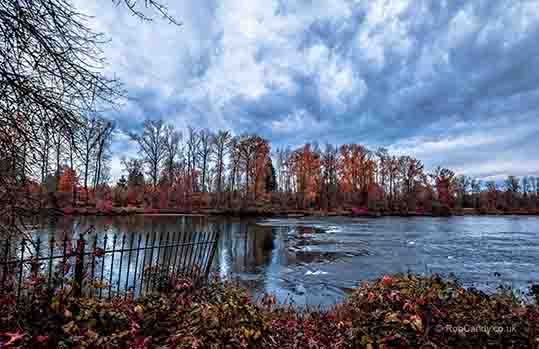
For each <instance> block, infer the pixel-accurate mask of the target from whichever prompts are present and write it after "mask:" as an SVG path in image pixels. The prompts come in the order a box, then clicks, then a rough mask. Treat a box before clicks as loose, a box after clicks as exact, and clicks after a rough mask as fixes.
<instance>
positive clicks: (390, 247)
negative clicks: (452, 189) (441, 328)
mask: <svg viewBox="0 0 539 349" xmlns="http://www.w3.org/2000/svg"><path fill="white" fill-rule="evenodd" d="M90 227H93V228H94V229H95V230H96V231H97V232H99V233H100V234H104V233H106V234H114V233H124V232H128V233H130V234H131V233H133V234H140V233H142V234H146V233H147V232H152V231H153V232H157V233H164V232H179V231H182V230H183V231H187V232H198V231H214V230H218V231H220V233H221V239H220V241H219V248H218V252H217V255H216V258H215V260H214V264H213V270H214V272H215V273H218V274H219V275H220V276H221V277H223V278H233V279H239V280H240V281H241V282H242V283H244V284H245V285H247V287H249V289H250V290H251V291H252V292H253V294H254V295H259V294H261V293H263V292H271V293H273V294H275V295H276V296H277V298H278V300H280V301H281V302H293V303H295V304H297V305H321V306H328V305H331V304H333V303H337V302H340V301H342V299H343V298H344V297H346V294H347V292H348V291H349V290H350V289H351V288H353V287H355V286H357V285H358V282H359V281H360V280H365V279H374V278H377V277H380V276H383V275H385V274H391V273H397V272H403V273H405V272H407V271H412V272H416V273H433V272H437V273H440V274H442V275H447V274H448V273H450V272H453V273H454V274H455V275H456V276H457V277H458V278H459V279H460V280H461V281H462V282H463V283H464V285H466V286H469V287H477V288H481V289H484V290H487V291H493V290H494V289H495V288H496V286H498V285H500V284H503V285H506V286H512V287H514V288H518V289H520V290H525V289H527V288H528V286H529V285H530V284H532V283H539V270H538V268H537V267H538V264H539V259H538V257H539V217H523V216H522V217H521V216H518V217H517V216H515V217H513V216H497V217H494V216H493V217H490V216H480V217H450V218H434V217H416V218H400V217H383V218H350V217H331V218H313V217H306V218H284V219H264V218H260V219H237V218H224V217H204V216H142V215H137V216H128V217H75V218H62V219H61V220H58V221H55V222H50V223H48V224H46V225H45V227H44V228H38V231H37V233H39V234H40V235H49V236H51V235H54V236H56V238H61V236H62V235H63V234H64V232H68V233H72V234H73V233H74V234H77V233H79V232H81V231H86V230H87V229H89V228H90Z"/></svg>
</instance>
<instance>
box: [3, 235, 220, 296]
mask: <svg viewBox="0 0 539 349" xmlns="http://www.w3.org/2000/svg"><path fill="white" fill-rule="evenodd" d="M218 240H219V233H218V232H193V233H191V232H181V233H170V232H167V233H160V234H159V236H158V234H157V233H156V232H153V233H147V234H146V235H145V237H143V235H142V234H138V235H137V234H135V233H126V234H123V235H121V236H119V235H117V234H115V235H113V236H112V237H110V236H109V235H106V234H105V235H103V236H101V237H100V236H99V235H98V234H95V235H94V236H90V237H86V238H85V237H84V236H83V235H81V236H80V237H79V238H78V239H71V238H67V237H64V238H63V239H61V240H55V239H54V238H51V239H50V240H48V241H47V243H46V246H42V245H43V241H42V240H41V238H40V237H37V238H36V239H32V240H29V239H22V240H18V241H17V240H5V241H2V242H0V256H1V257H0V290H2V292H9V291H11V292H13V293H14V294H15V297H16V300H17V302H19V301H20V300H21V299H24V297H25V296H28V295H29V294H28V293H29V291H28V290H29V289H31V287H28V286H33V285H35V284H36V283H40V284H41V285H42V286H43V285H45V286H46V287H47V288H48V289H50V290H58V289H62V290H63V289H65V288H66V287H69V289H70V290H71V292H72V293H73V295H75V296H81V295H86V296H96V297H99V298H102V297H103V296H105V297H109V298H111V297H112V296H115V295H120V294H124V295H125V296H127V294H129V293H130V294H132V295H133V296H135V297H137V296H140V295H142V294H144V293H146V292H149V291H154V290H156V289H160V288H163V287H166V286H165V282H166V280H168V279H169V277H170V276H171V275H184V276H188V277H190V278H193V279H195V280H204V279H206V278H207V277H208V275H209V273H210V269H211V266H212V263H213V259H214V255H215V253H216V250H217V243H218Z"/></svg>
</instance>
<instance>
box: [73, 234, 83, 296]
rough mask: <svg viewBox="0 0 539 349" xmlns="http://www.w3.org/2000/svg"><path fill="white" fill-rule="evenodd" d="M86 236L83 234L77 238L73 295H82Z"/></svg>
mask: <svg viewBox="0 0 539 349" xmlns="http://www.w3.org/2000/svg"><path fill="white" fill-rule="evenodd" d="M84 244H85V241H84V238H83V237H82V235H81V236H80V238H79V239H78V240H77V250H76V256H75V258H76V260H75V278H74V283H73V295H74V296H75V297H80V296H81V295H82V282H83V277H84V275H83V274H84Z"/></svg>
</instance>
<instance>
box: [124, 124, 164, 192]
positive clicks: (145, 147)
mask: <svg viewBox="0 0 539 349" xmlns="http://www.w3.org/2000/svg"><path fill="white" fill-rule="evenodd" d="M130 136H131V138H132V139H133V140H134V141H136V142H137V143H138V145H139V147H140V150H141V152H142V158H143V160H144V162H145V163H146V165H147V166H148V175H149V176H150V179H151V181H152V185H153V186H154V188H155V187H157V183H158V182H159V173H160V170H161V167H162V162H163V160H164V159H165V155H166V152H165V147H166V138H165V127H164V125H163V120H146V121H145V122H144V126H143V130H142V135H138V134H136V133H130Z"/></svg>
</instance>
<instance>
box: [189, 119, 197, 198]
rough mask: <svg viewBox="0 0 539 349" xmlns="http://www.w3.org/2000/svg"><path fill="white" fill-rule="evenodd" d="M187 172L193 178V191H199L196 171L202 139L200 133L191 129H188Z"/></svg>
mask: <svg viewBox="0 0 539 349" xmlns="http://www.w3.org/2000/svg"><path fill="white" fill-rule="evenodd" d="M187 132H188V133H187V154H186V155H187V171H188V172H189V176H190V178H191V190H192V191H196V190H197V182H196V170H197V166H198V159H199V154H200V137H199V136H198V132H197V131H196V130H195V129H193V128H191V127H188V128H187Z"/></svg>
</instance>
